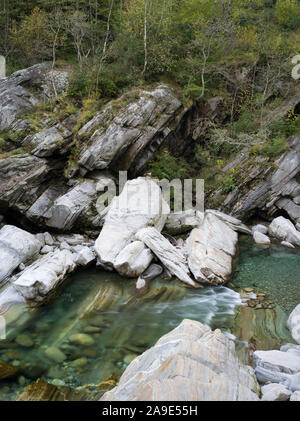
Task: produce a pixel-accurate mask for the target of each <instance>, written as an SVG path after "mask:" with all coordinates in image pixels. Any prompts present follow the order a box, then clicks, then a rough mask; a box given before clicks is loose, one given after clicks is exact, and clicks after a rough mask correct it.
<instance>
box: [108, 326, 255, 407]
mask: <svg viewBox="0 0 300 421" xmlns="http://www.w3.org/2000/svg"><path fill="white" fill-rule="evenodd" d="M258 393H259V387H258V385H257V382H256V379H255V375H254V372H253V369H252V368H251V367H249V366H244V365H242V364H241V362H240V361H239V360H238V358H237V357H236V355H235V345H234V342H233V341H231V340H230V339H228V338H227V337H226V336H225V335H224V334H223V333H221V331H220V330H218V329H217V330H215V331H211V329H210V328H209V327H208V326H205V325H202V324H201V323H199V322H196V321H193V320H184V321H183V322H182V323H181V324H180V325H179V326H178V327H177V328H176V329H174V330H172V331H171V332H169V333H168V334H167V335H165V336H163V337H162V338H160V339H159V341H158V342H157V343H156V345H155V346H154V347H152V348H150V349H149V350H147V351H146V352H144V353H143V354H142V355H140V356H139V357H137V358H135V359H134V360H133V361H132V362H131V363H130V365H129V366H128V367H127V369H126V370H125V372H124V373H123V375H122V377H121V379H120V381H119V383H118V386H117V387H115V388H114V389H112V390H110V391H109V392H106V393H105V394H104V395H103V397H102V398H101V401H121V400H122V401H157V400H159V401H165V402H166V401H235V400H241V401H258V400H259V398H258Z"/></svg>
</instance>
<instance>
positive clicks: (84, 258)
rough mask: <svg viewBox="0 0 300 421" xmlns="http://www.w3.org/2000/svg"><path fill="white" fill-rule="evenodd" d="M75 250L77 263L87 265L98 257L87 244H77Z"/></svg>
mask: <svg viewBox="0 0 300 421" xmlns="http://www.w3.org/2000/svg"><path fill="white" fill-rule="evenodd" d="M73 250H74V251H75V253H76V257H75V261H76V264H77V265H80V266H87V265H88V264H90V263H91V262H93V261H94V260H95V259H96V256H95V253H94V252H93V251H92V250H91V249H90V247H87V246H75V247H73Z"/></svg>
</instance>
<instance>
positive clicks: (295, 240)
mask: <svg viewBox="0 0 300 421" xmlns="http://www.w3.org/2000/svg"><path fill="white" fill-rule="evenodd" d="M269 234H270V235H271V236H272V237H275V238H277V239H278V240H280V241H288V242H289V243H292V244H294V245H296V246H300V232H299V231H297V230H296V228H295V227H294V224H293V223H292V222H291V221H290V220H289V219H286V218H284V217H283V216H279V217H278V218H275V219H273V221H272V223H271V224H270V225H269Z"/></svg>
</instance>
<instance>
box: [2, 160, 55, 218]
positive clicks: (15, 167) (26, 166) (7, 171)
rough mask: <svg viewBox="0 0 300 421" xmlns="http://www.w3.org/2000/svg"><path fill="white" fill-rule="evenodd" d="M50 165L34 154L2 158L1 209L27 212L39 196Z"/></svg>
mask: <svg viewBox="0 0 300 421" xmlns="http://www.w3.org/2000/svg"><path fill="white" fill-rule="evenodd" d="M49 171H50V166H49V165H48V164H47V162H46V161H45V160H44V159H40V158H37V157H35V156H32V155H28V154H24V155H15V156H12V157H8V158H4V159H0V209H3V210H7V208H12V209H17V210H18V211H20V212H25V211H26V210H27V209H28V208H29V207H30V205H31V204H32V203H34V201H35V200H36V199H37V198H38V197H39V193H40V189H41V185H42V183H43V182H45V181H46V180H47V176H48V173H49Z"/></svg>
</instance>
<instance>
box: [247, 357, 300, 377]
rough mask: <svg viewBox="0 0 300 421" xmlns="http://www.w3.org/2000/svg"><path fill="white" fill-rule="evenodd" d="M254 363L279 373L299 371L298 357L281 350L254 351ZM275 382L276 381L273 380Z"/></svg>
mask: <svg viewBox="0 0 300 421" xmlns="http://www.w3.org/2000/svg"><path fill="white" fill-rule="evenodd" d="M254 365H255V368H256V367H262V368H265V369H269V370H272V371H278V372H280V373H287V374H296V373H298V372H300V357H298V356H295V355H292V354H290V353H288V352H282V351H277V350H274V351H255V352H254ZM275 383H276V382H275Z"/></svg>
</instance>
